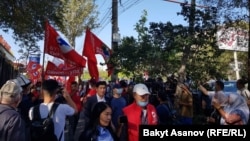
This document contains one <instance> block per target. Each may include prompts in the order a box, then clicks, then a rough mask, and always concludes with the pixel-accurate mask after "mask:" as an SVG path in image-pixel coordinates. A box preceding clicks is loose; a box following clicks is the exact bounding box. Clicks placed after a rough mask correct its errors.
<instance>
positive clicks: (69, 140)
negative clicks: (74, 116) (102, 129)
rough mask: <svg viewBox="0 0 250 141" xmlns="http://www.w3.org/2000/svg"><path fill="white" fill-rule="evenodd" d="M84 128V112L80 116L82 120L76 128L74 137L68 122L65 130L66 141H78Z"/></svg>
mask: <svg viewBox="0 0 250 141" xmlns="http://www.w3.org/2000/svg"><path fill="white" fill-rule="evenodd" d="M83 128H84V120H83V111H82V112H81V114H80V118H79V121H78V124H77V127H76V133H75V135H74V136H73V135H72V134H71V133H70V130H69V122H68V121H66V128H65V134H64V135H65V141H78V138H79V136H80V134H81V132H82V131H83Z"/></svg>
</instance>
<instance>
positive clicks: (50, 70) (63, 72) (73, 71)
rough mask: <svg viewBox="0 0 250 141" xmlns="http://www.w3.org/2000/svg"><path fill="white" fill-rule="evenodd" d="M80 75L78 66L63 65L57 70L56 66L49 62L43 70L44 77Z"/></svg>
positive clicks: (80, 69) (80, 71)
mask: <svg viewBox="0 0 250 141" xmlns="http://www.w3.org/2000/svg"><path fill="white" fill-rule="evenodd" d="M60 65H61V64H60ZM61 66H62V65H61ZM80 74H82V68H81V67H79V66H68V65H63V66H62V67H61V68H59V67H57V66H56V64H54V63H52V62H50V61H48V64H47V67H46V70H45V75H51V76H78V75H80Z"/></svg>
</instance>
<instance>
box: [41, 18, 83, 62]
mask: <svg viewBox="0 0 250 141" xmlns="http://www.w3.org/2000/svg"><path fill="white" fill-rule="evenodd" d="M44 44H45V48H44V52H45V53H47V54H50V55H52V56H54V57H58V58H61V59H63V60H67V61H69V62H71V63H72V64H73V65H76V66H81V67H85V65H86V60H85V59H84V58H83V57H82V56H81V55H79V54H78V53H77V52H76V51H75V50H74V49H73V48H72V47H71V46H70V45H69V44H68V43H67V42H66V41H65V40H64V39H63V38H61V37H60V36H59V34H58V33H57V32H56V30H55V29H54V28H53V27H52V26H51V25H50V24H49V22H48V21H46V29H45V43H44Z"/></svg>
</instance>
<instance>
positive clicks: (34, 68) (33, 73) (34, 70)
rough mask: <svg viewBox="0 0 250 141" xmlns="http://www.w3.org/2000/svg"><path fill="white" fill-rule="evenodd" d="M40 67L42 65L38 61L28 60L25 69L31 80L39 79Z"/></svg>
mask: <svg viewBox="0 0 250 141" xmlns="http://www.w3.org/2000/svg"><path fill="white" fill-rule="evenodd" d="M41 69H42V66H41V65H40V64H39V63H38V62H34V61H29V63H28V65H27V67H26V70H27V74H28V76H29V78H30V79H31V80H32V82H37V81H38V80H40V79H41Z"/></svg>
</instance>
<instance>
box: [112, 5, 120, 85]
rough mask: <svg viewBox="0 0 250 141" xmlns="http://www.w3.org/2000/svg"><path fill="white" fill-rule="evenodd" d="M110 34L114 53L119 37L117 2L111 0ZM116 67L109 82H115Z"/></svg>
mask: <svg viewBox="0 0 250 141" xmlns="http://www.w3.org/2000/svg"><path fill="white" fill-rule="evenodd" d="M111 22H112V32H111V42H112V44H111V50H112V51H113V52H115V51H116V50H117V48H118V42H119V40H120V36H119V34H118V0H112V19H111ZM116 73H117V72H116V66H114V71H113V73H112V75H111V81H113V82H115V81H116V80H117V76H116V75H117V74H116Z"/></svg>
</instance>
